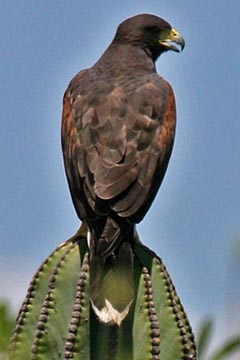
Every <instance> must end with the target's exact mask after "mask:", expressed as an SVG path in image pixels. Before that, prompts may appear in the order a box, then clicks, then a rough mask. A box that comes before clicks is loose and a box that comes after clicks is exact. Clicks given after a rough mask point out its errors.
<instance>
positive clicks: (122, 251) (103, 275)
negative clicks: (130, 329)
mask: <svg viewBox="0 0 240 360" xmlns="http://www.w3.org/2000/svg"><path fill="white" fill-rule="evenodd" d="M117 243H119V240H118V241H117ZM133 298H134V278H133V250H132V245H131V243H130V242H129V241H120V243H119V245H118V247H117V248H116V249H114V251H113V252H112V254H111V255H108V256H107V257H105V256H102V255H101V254H99V253H96V252H95V253H94V252H93V253H91V254H90V299H91V302H92V307H93V309H94V311H95V313H96V315H97V316H98V317H99V319H100V320H101V321H103V322H104V323H109V324H114V323H115V324H117V325H118V326H120V325H121V322H122V320H123V319H124V318H125V317H126V315H127V314H128V311H129V309H130V306H131V303H132V301H133Z"/></svg>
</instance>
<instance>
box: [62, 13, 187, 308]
mask: <svg viewBox="0 0 240 360" xmlns="http://www.w3.org/2000/svg"><path fill="white" fill-rule="evenodd" d="M173 42H174V43H177V44H179V45H180V46H181V48H183V47H184V41H183V38H182V37H181V36H180V35H179V34H178V33H177V32H176V30H174V29H172V28H171V26H170V25H169V24H168V23H167V22H166V21H164V20H163V19H161V18H159V17H157V16H153V15H147V14H143V15H137V16H135V17H132V18H130V19H127V20H125V21H124V22H123V23H122V24H120V26H119V27H118V30H117V33H116V35H115V37H114V39H113V41H112V43H111V44H110V46H109V47H108V48H107V50H106V51H105V52H104V54H103V55H102V57H101V58H100V59H99V60H98V61H97V62H96V64H95V65H93V67H91V68H89V69H86V70H82V71H80V72H79V73H78V74H77V75H76V76H75V77H74V78H73V79H72V81H71V82H70V84H69V86H68V88H67V90H66V92H65V95H64V103H63V117H62V148H63V156H64V164H65V170H66V175H67V179H68V183H69V188H70V192H71V196H72V200H73V203H74V206H75V209H76V212H77V214H78V217H79V218H80V219H81V220H86V221H87V223H88V226H89V229H90V233H91V249H90V256H91V261H92V272H91V274H92V276H91V277H92V281H91V283H92V293H94V292H96V291H95V289H96V288H97V287H98V285H99V282H101V281H100V280H101V279H103V278H104V277H106V273H104V275H102V274H101V271H102V270H101V269H103V268H105V269H106V268H107V269H109V268H111V267H113V266H115V265H114V264H118V266H117V269H118V270H119V266H120V267H121V268H122V269H127V268H128V267H129V268H130V267H131V264H132V256H133V254H132V253H131V242H132V241H134V224H136V223H138V222H140V221H141V220H142V219H143V217H144V216H145V214H146V212H147V211H148V209H149V207H150V206H151V204H152V201H153V200H154V197H155V195H156V193H157V191H158V188H159V186H160V184H161V182H162V180H163V177H164V174H165V171H166V169H167V165H168V161H169V158H170V155H171V152H172V146H173V142H174V133H175V118H176V111H175V100H174V94H173V91H172V88H171V86H170V85H169V83H168V82H167V81H166V80H164V79H163V78H162V77H160V76H159V75H158V74H157V73H156V68H155V61H156V59H157V58H158V57H159V56H160V55H161V54H162V53H163V52H165V51H167V50H174V51H179V50H178V48H177V47H176V46H174V45H173ZM123 243H124V245H123ZM123 248H124V250H123ZM123 253H124V256H122V254H123ZM126 254H129V255H126ZM96 264H97V265H96ZM119 264H120V265H119ZM129 271H130V270H129ZM99 274H101V275H99ZM99 286H100V285H99ZM98 291H99V289H98ZM130 293H131V291H130ZM104 296H105V295H103V298H102V299H100V300H99V296H97V295H96V294H95V297H94V295H93V296H92V299H94V303H96V302H99V303H100V304H98V308H102V307H103V306H104ZM131 296H132V293H131V294H130V295H129V297H128V299H127V300H124V305H122V307H121V306H120V307H119V308H120V310H121V308H122V309H123V308H124V307H125V306H126V303H127V301H128V302H129V299H130V298H131ZM100 297H101V296H100Z"/></svg>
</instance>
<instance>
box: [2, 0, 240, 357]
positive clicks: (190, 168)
mask: <svg viewBox="0 0 240 360" xmlns="http://www.w3.org/2000/svg"><path fill="white" fill-rule="evenodd" d="M0 3H1V12H0V23H1V32H0V37H1V40H0V55H1V67H0V72H1V82H0V87H1V99H0V102H1V104H0V106H1V122H0V153H1V162H0V166H1V177H0V182H1V183H0V217H1V222H0V241H1V247H0V249H1V250H0V266H1V268H0V301H2V302H3V301H7V302H8V304H9V307H10V309H11V310H10V311H11V312H12V314H16V313H17V310H18V308H19V306H20V305H21V302H22V301H23V299H24V296H25V293H26V290H27V287H28V284H29V282H30V280H31V277H32V276H33V274H34V272H35V270H36V269H37V268H38V266H39V265H40V263H41V262H42V261H43V260H44V258H45V257H46V256H47V255H48V254H49V253H50V252H51V251H52V250H53V249H54V248H55V247H56V246H57V245H58V244H59V243H60V242H62V241H64V240H66V239H67V238H69V237H70V236H71V235H72V234H73V233H74V232H75V231H76V230H77V228H78V226H79V220H78V219H77V216H76V214H75V211H74V209H73V205H72V203H71V199H70V194H69V191H68V186H67V182H66V178H65V174H64V169H63V162H62V154H61V143H60V126H61V108H62V97H63V93H64V91H65V89H66V87H67V85H68V82H69V81H70V79H71V78H72V77H73V76H74V75H75V74H76V73H77V72H78V71H79V70H80V69H83V68H85V67H89V66H91V65H93V64H94V62H95V61H96V60H97V59H98V58H99V56H100V55H101V54H102V52H103V51H104V50H105V48H106V47H107V46H108V45H109V43H110V41H111V40H112V38H113V36H114V33H115V30H116V27H117V25H118V24H119V23H120V22H121V21H122V20H123V19H125V18H127V17H129V16H132V15H134V14H137V13H153V14H156V15H159V16H161V17H163V18H164V19H166V20H167V21H169V22H170V23H171V25H172V26H173V27H175V28H176V29H177V30H178V31H179V32H180V33H181V34H182V35H183V36H184V38H185V41H186V48H185V50H184V51H183V53H181V54H176V53H173V52H170V53H167V54H165V55H164V56H162V57H161V58H160V59H159V60H158V62H157V69H158V72H159V73H160V74H161V75H162V76H163V77H164V78H166V79H167V80H168V81H169V82H170V83H171V84H172V86H173V88H174V91H175V94H176V100H177V114H178V123H177V135H176V141H175V147H174V151H173V155H172V158H171V161H170V165H169V168H168V171H167V175H166V177H165V180H164V182H163V185H162V187H161V190H160V191H159V193H158V196H157V198H156V199H155V201H154V204H153V206H152V207H151V209H150V211H149V213H148V214H147V216H146V218H145V220H144V221H143V222H142V223H141V224H140V225H139V226H138V231H139V233H140V237H141V240H142V242H143V243H145V244H146V245H148V246H149V247H150V248H152V249H153V250H154V251H156V252H157V254H158V255H159V256H160V257H161V258H162V259H163V261H164V263H165V264H166V266H167V268H168V270H169V272H170V274H171V276H172V279H173V281H174V284H175V285H176V288H177V291H178V294H179V296H180V298H181V301H182V303H183V305H184V307H185V310H186V311H187V314H188V316H189V318H190V322H191V324H192V325H193V327H194V329H195V330H196V329H197V328H198V326H199V324H200V322H201V320H202V319H204V318H205V317H206V316H210V317H212V318H213V319H215V332H214V337H213V341H212V342H211V346H210V347H211V348H212V349H213V350H214V349H215V348H217V347H218V346H219V344H221V343H222V342H224V341H226V340H227V339H231V338H232V337H233V336H236V335H238V334H239V333H240V189H239V179H240V166H239V163H240V146H239V144H240V121H239V86H240V71H239V63H240V46H239V40H240V35H239V25H240V21H239V14H240V2H239V3H238V2H237V1H235V0H228V1H227V2H226V1H223V0H219V1H218V2H205V1H198V2H189V1H177V0H172V1H165V0H162V1H160V0H148V1H146V0H145V1H144V0H136V1H127V0H122V1H121V2H114V1H110V0H103V1H101V2H99V1H97V0H88V1H85V0H81V1H76V0H72V1H63V0H52V1H30V0H26V1H21V2H20V1H16V0H9V1H0ZM237 358H238V359H239V354H238V356H237V355H235V356H232V357H229V359H237Z"/></svg>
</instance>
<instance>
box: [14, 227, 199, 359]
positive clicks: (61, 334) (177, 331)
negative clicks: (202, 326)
mask: <svg viewBox="0 0 240 360" xmlns="http://www.w3.org/2000/svg"><path fill="white" fill-rule="evenodd" d="M134 254H135V261H134V280H135V294H136V295H135V299H134V303H133V304H132V305H131V309H130V311H129V314H128V315H127V317H126V318H125V319H124V321H123V322H122V324H121V326H117V325H116V324H115V325H106V324H103V323H101V322H100V321H99V320H98V319H97V317H96V315H95V313H94V311H93V310H92V307H91V303H90V302H89V265H88V247H87V240H86V238H85V237H83V236H82V235H81V234H80V233H77V234H76V235H75V236H73V237H72V238H71V239H69V240H67V241H66V242H64V243H63V244H61V245H59V246H58V247H57V248H56V250H55V251H54V252H53V253H52V254H51V255H50V256H49V257H48V258H47V259H46V260H45V261H44V262H43V264H42V265H41V266H40V268H39V269H38V271H37V272H36V274H35V275H34V277H33V279H32V281H31V283H30V286H29V289H28V292H27V295H26V298H25V300H24V302H23V305H22V307H21V309H20V311H19V315H18V317H17V320H16V327H15V330H14V333H13V336H12V339H11V344H10V357H9V358H10V360H28V359H29V360H30V359H31V360H42V359H49V360H52V359H54V360H55V359H76V360H88V359H89V360H90V359H97V360H148V359H149V360H190V359H192V360H193V359H196V347H195V343H194V337H193V333H192V330H191V327H190V324H189V322H188V319H187V316H186V314H185V312H184V309H183V307H182V305H181V303H180V300H179V298H178V296H177V294H176V291H175V288H174V285H173V283H172V280H171V278H170V276H169V274H168V272H167V270H166V267H165V266H164V264H163V262H162V261H161V259H160V258H159V257H157V255H156V254H154V253H153V252H152V251H151V250H149V249H148V248H147V247H145V246H143V245H141V244H140V243H139V244H135V245H134Z"/></svg>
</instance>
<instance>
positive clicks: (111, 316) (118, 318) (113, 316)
mask: <svg viewBox="0 0 240 360" xmlns="http://www.w3.org/2000/svg"><path fill="white" fill-rule="evenodd" d="M131 304H132V301H130V303H129V304H128V305H127V306H126V308H125V309H124V310H123V311H122V312H119V311H118V310H116V309H115V308H114V307H113V306H112V304H111V303H110V302H109V301H108V300H107V299H105V306H104V307H103V308H102V309H101V310H99V309H98V308H97V307H96V306H95V305H94V303H93V302H92V307H93V310H94V312H95V314H96V315H97V317H98V318H99V320H100V321H102V322H103V323H105V324H108V325H114V324H117V325H118V326H120V325H121V323H122V321H123V320H124V319H125V317H126V316H127V314H128V312H129V309H130V306H131Z"/></svg>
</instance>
